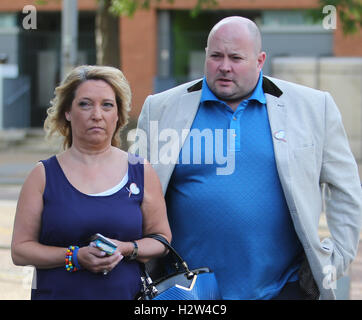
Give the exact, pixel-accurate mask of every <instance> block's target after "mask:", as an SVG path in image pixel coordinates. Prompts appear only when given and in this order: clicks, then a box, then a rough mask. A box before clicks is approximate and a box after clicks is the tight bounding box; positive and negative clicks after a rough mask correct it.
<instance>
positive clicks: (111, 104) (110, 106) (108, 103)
mask: <svg viewBox="0 0 362 320" xmlns="http://www.w3.org/2000/svg"><path fill="white" fill-rule="evenodd" d="M103 106H104V107H107V108H112V107H113V103H111V102H105V103H104V104H103Z"/></svg>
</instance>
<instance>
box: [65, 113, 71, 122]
mask: <svg viewBox="0 0 362 320" xmlns="http://www.w3.org/2000/svg"><path fill="white" fill-rule="evenodd" d="M70 118H71V117H70V113H69V112H68V111H67V112H65V119H67V120H68V121H69V122H70Z"/></svg>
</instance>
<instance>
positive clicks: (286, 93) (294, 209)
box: [137, 77, 362, 299]
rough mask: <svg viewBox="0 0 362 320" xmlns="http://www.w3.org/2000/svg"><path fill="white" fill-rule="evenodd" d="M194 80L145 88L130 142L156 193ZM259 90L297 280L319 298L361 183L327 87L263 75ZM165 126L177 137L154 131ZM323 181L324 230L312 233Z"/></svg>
mask: <svg viewBox="0 0 362 320" xmlns="http://www.w3.org/2000/svg"><path fill="white" fill-rule="evenodd" d="M201 86H202V81H200V80H196V81H192V82H189V83H186V84H183V85H180V86H178V87H175V88H173V89H170V90H167V91H164V92H162V93H159V94H155V95H151V96H149V97H147V99H146V101H145V103H144V106H143V109H142V112H141V115H140V117H139V121H138V129H137V134H138V135H140V136H141V135H142V137H143V139H140V140H139V143H138V145H137V147H138V149H139V151H140V154H141V155H142V156H144V157H145V158H147V159H148V160H149V161H150V162H151V164H152V165H153V167H154V168H155V170H156V172H157V173H158V175H159V178H160V180H161V183H162V188H163V191H164V192H166V189H167V185H168V183H169V180H170V177H171V174H172V172H173V169H174V166H175V163H176V161H177V158H178V156H179V151H180V149H181V147H182V145H183V142H184V141H185V139H186V136H187V135H185V129H189V128H190V127H191V125H192V122H193V120H194V118H195V115H196V112H197V110H198V107H199V102H200V97H201ZM263 89H264V92H265V95H266V100H267V110H268V116H269V122H270V128H271V134H272V136H273V145H274V152H275V161H276V165H277V169H278V173H279V177H280V181H281V184H282V187H283V191H284V194H285V198H286V201H287V203H288V207H289V210H290V215H291V218H292V220H293V223H294V227H295V230H296V232H297V235H298V237H299V239H300V241H301V243H302V245H303V248H304V251H305V255H306V262H307V263H305V264H304V267H303V268H304V270H302V272H301V273H300V279H301V280H300V281H301V282H303V283H304V284H303V283H302V285H303V286H304V287H305V289H306V290H312V291H313V290H315V289H317V294H319V297H320V299H334V298H335V295H334V292H333V289H334V288H335V285H336V284H335V282H334V281H335V280H336V279H337V278H339V277H340V276H342V275H343V273H344V272H345V271H346V269H347V267H348V266H349V265H350V263H351V262H352V260H353V259H354V257H355V255H356V251H357V245H358V241H359V232H360V226H361V222H362V219H361V217H362V191H361V184H360V179H359V175H358V169H357V165H356V162H355V160H354V157H353V155H352V153H351V150H350V147H349V144H348V140H347V137H346V134H345V131H344V128H343V124H342V120H341V115H340V113H339V111H338V108H337V106H336V104H335V102H334V101H333V99H332V97H331V95H330V94H329V93H326V92H322V91H319V90H315V89H311V88H308V87H304V86H301V85H297V84H294V83H290V82H286V81H282V80H278V79H274V78H270V77H264V79H263ZM168 129H172V130H171V133H172V134H171V135H173V137H176V136H178V139H176V138H175V139H170V137H168V139H166V136H167V133H166V134H163V135H162V134H161V135H160V133H165V132H167V130H168ZM186 132H187V131H186ZM176 133H177V135H176ZM170 140H173V141H171V142H170ZM170 154H171V157H170ZM170 158H172V159H171V160H170ZM167 160H170V161H167ZM323 186H325V190H326V191H327V196H326V200H325V208H326V217H327V222H328V227H329V231H330V234H331V237H328V238H325V239H323V240H320V238H319V235H318V225H319V219H320V215H321V212H322V205H323V204H322V202H323V200H322V196H321V194H322V189H323V188H324V187H323ZM313 287H314V288H313ZM318 291H319V293H318Z"/></svg>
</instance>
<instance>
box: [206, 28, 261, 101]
mask: <svg viewBox="0 0 362 320" xmlns="http://www.w3.org/2000/svg"><path fill="white" fill-rule="evenodd" d="M264 61H265V52H261V53H257V52H256V49H255V43H254V42H253V39H251V36H250V34H249V32H248V29H247V28H246V27H245V28H240V27H238V28H235V26H234V27H233V26H232V25H230V24H226V25H223V26H221V27H220V28H219V29H218V30H216V32H215V33H214V34H212V35H211V37H210V39H209V44H208V47H207V48H206V60H205V75H206V81H207V84H208V86H209V88H210V89H211V91H212V92H213V93H214V94H215V95H216V96H217V97H218V98H219V99H221V100H223V101H225V102H227V103H229V104H230V105H232V104H236V105H238V104H239V103H240V102H241V101H242V100H243V99H245V98H247V97H248V96H249V95H250V94H251V92H252V90H253V89H254V88H255V86H256V84H257V81H258V78H259V73H260V70H261V68H262V66H263V64H264Z"/></svg>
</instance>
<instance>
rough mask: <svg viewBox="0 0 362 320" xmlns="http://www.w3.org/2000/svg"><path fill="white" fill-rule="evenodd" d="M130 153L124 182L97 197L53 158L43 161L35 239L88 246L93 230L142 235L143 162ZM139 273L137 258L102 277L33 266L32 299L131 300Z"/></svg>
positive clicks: (111, 234) (131, 237) (121, 235)
mask: <svg viewBox="0 0 362 320" xmlns="http://www.w3.org/2000/svg"><path fill="white" fill-rule="evenodd" d="M130 157H132V160H133V161H128V182H127V183H126V185H125V186H124V187H123V188H121V189H120V190H119V191H118V192H116V193H114V194H112V195H108V196H96V197H94V196H90V195H86V194H84V193H82V192H80V191H79V190H77V189H76V188H74V187H73V186H72V185H71V184H70V182H69V181H68V179H67V178H66V176H65V175H64V172H63V170H62V169H61V167H60V165H59V163H58V160H57V158H56V156H53V157H51V158H49V159H47V160H43V161H42V163H43V164H44V167H45V174H46V184H45V190H44V194H43V201H44V209H43V213H42V221H41V231H40V236H39V242H40V243H42V244H44V245H49V246H57V247H69V246H70V245H77V246H79V247H82V246H87V245H88V244H89V242H90V241H89V238H90V237H91V236H92V235H93V234H95V233H101V234H102V235H104V236H106V237H108V238H112V239H117V240H120V241H130V240H136V239H140V238H142V212H141V209H140V206H141V203H142V199H143V187H144V180H143V179H144V167H143V161H134V160H135V156H133V155H131V154H129V160H130ZM139 160H140V159H139ZM95 183H96V181H95ZM131 183H136V185H137V187H138V189H139V192H138V194H136V193H137V192H134V193H130V192H129V190H130V184H131ZM64 259H65V257H64ZM140 276H141V270H140V266H139V264H138V262H137V261H124V260H121V262H120V263H119V264H118V265H117V266H116V267H115V268H114V269H113V270H112V271H111V272H109V273H108V274H107V275H106V276H104V275H103V274H102V273H99V274H95V273H91V272H89V271H87V270H85V269H82V270H80V271H76V272H68V271H66V270H65V267H60V268H53V269H36V287H35V288H34V289H32V295H31V298H32V299H34V300H37V299H42V300H43V299H67V300H69V299H97V300H99V299H107V300H111V299H122V300H127V299H133V298H134V296H135V295H136V293H137V292H138V291H139V290H140V288H141V280H140ZM33 287H34V286H33Z"/></svg>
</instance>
